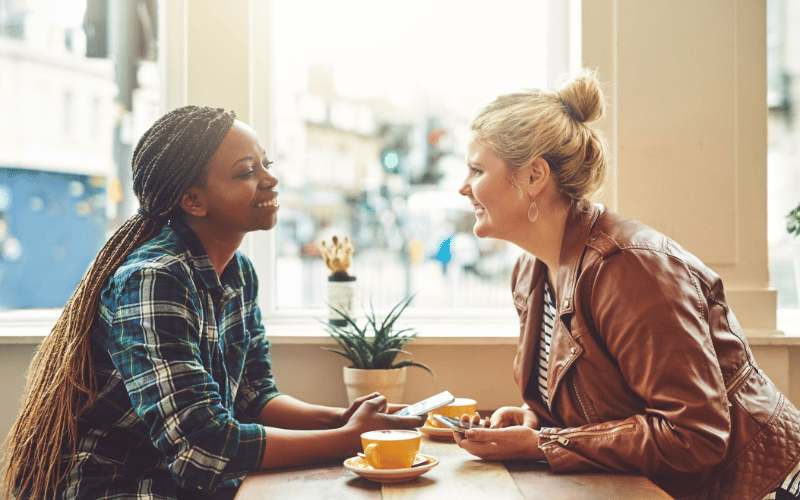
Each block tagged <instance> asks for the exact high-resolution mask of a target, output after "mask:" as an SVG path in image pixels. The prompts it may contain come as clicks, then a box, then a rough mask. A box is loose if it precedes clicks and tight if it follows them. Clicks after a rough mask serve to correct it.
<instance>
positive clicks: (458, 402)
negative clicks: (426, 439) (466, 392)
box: [425, 398, 478, 427]
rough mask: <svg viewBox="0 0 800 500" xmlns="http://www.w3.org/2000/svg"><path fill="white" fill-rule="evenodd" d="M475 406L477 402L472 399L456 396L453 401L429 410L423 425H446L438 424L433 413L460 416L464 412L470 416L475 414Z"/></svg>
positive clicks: (453, 416)
mask: <svg viewBox="0 0 800 500" xmlns="http://www.w3.org/2000/svg"><path fill="white" fill-rule="evenodd" d="M477 406H478V403H477V402H476V401H475V400H474V399H467V398H456V399H455V401H453V402H452V403H450V404H449V405H446V406H442V407H441V408H437V409H435V410H433V411H432V412H429V413H428V420H427V421H426V422H425V425H426V426H428V427H447V426H446V425H444V424H440V423H439V422H437V421H436V420H434V419H433V416H434V415H435V414H439V415H444V416H445V417H451V418H461V415H463V414H465V413H466V414H467V415H469V416H472V415H474V414H475V410H476V408H477Z"/></svg>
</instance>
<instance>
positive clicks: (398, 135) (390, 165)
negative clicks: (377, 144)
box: [381, 124, 410, 174]
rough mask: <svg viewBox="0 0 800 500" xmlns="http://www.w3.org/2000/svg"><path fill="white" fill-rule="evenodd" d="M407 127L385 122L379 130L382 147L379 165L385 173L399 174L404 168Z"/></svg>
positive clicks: (407, 143)
mask: <svg viewBox="0 0 800 500" xmlns="http://www.w3.org/2000/svg"><path fill="white" fill-rule="evenodd" d="M408 133H409V128H408V127H407V126H404V125H399V124H386V125H384V126H383V130H382V131H381V137H383V143H384V146H383V149H382V150H381V167H383V170H384V172H386V173H387V174H399V173H400V172H401V171H402V170H403V169H404V168H405V163H406V159H407V157H408V153H409V150H410V147H409V138H408Z"/></svg>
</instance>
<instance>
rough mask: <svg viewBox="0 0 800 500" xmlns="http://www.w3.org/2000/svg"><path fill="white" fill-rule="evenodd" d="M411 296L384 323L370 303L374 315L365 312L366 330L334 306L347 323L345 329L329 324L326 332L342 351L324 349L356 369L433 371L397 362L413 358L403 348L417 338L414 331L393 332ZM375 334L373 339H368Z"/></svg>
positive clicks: (411, 329)
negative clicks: (405, 358) (404, 368)
mask: <svg viewBox="0 0 800 500" xmlns="http://www.w3.org/2000/svg"><path fill="white" fill-rule="evenodd" d="M413 298H414V296H413V295H411V296H410V297H407V298H405V299H403V300H401V301H400V302H399V303H398V304H397V305H396V306H394V307H393V308H392V310H391V311H389V314H388V315H387V316H386V318H385V319H380V318H378V316H377V315H376V314H375V308H374V307H373V305H372V301H370V311H369V312H367V311H364V313H365V316H366V318H367V321H366V323H364V325H363V326H359V325H358V323H356V321H355V319H354V318H353V317H352V316H350V315H349V314H347V313H346V312H344V311H340V310H339V309H336V308H335V307H333V306H331V309H333V310H334V311H336V312H337V313H339V314H340V315H341V316H342V318H344V320H345V321H346V322H347V324H346V325H345V326H338V325H332V324H329V323H324V324H325V330H326V331H327V332H328V334H329V335H330V336H331V337H333V339H334V340H335V341H336V343H338V344H339V346H340V347H341V349H335V348H330V347H323V349H324V350H326V351H330V352H334V353H336V354H339V355H341V356H344V357H345V358H347V359H348V360H350V362H351V363H352V364H353V368H358V369H361V370H381V369H383V370H385V369H391V368H402V367H404V366H418V367H420V368H423V369H425V370H427V371H428V373H430V374H431V375H434V376H435V374H434V373H433V371H432V370H431V369H430V368H428V367H427V366H425V365H423V364H422V363H416V362H414V361H410V360H403V361H397V362H395V358H396V357H397V355H398V354H411V353H410V352H408V351H405V350H403V348H404V347H405V346H406V344H408V343H409V342H411V341H412V340H414V338H415V337H416V336H417V333H418V332H416V331H414V329H413V328H405V329H402V330H399V331H393V329H394V324H395V322H396V321H397V319H398V318H399V317H400V315H401V314H402V313H403V311H404V310H405V309H406V307H408V305H409V304H410V303H411V299H413ZM368 330H371V332H370V335H367V332H368Z"/></svg>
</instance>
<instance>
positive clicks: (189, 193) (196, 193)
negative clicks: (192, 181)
mask: <svg viewBox="0 0 800 500" xmlns="http://www.w3.org/2000/svg"><path fill="white" fill-rule="evenodd" d="M204 200H205V198H204V197H203V192H202V191H200V190H199V189H197V188H193V187H191V188H189V189H187V190H186V192H185V193H183V196H181V201H180V203H178V204H179V205H180V207H181V208H182V209H183V210H184V211H185V212H186V213H187V214H189V215H192V216H194V217H205V215H206V214H207V213H208V207H207V206H206V204H205V201H204Z"/></svg>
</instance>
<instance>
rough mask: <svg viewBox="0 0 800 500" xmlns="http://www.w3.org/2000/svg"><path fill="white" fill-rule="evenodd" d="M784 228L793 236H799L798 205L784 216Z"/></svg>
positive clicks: (799, 206) (799, 208)
mask: <svg viewBox="0 0 800 500" xmlns="http://www.w3.org/2000/svg"><path fill="white" fill-rule="evenodd" d="M786 230H787V231H788V232H789V234H791V235H794V237H795V238H796V237H797V236H800V205H797V208H795V209H794V210H792V211H791V212H789V215H787V216H786Z"/></svg>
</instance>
